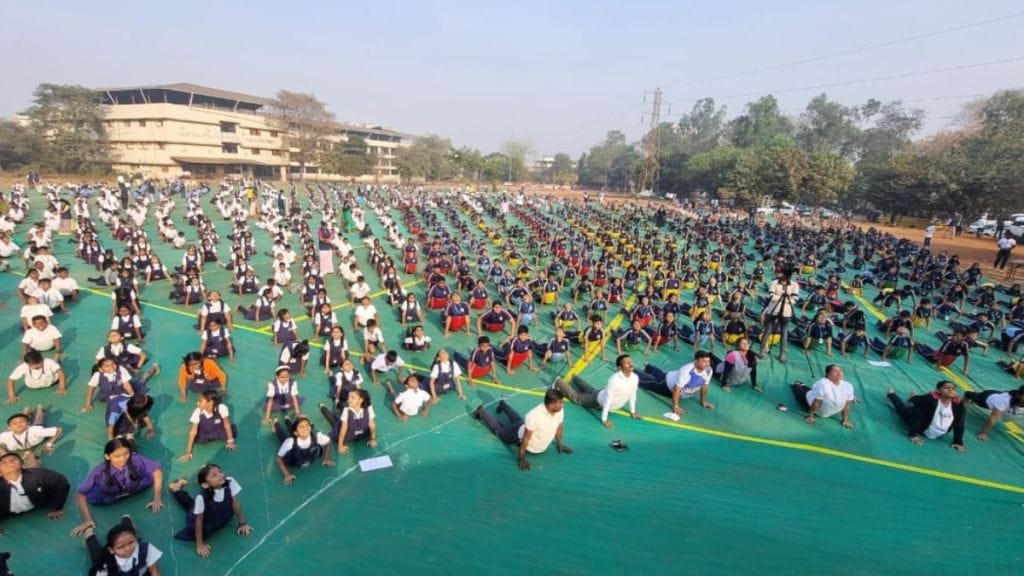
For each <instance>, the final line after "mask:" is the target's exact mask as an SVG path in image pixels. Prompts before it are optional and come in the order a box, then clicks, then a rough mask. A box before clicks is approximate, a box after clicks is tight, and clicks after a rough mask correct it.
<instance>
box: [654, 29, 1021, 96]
mask: <svg viewBox="0 0 1024 576" xmlns="http://www.w3.org/2000/svg"><path fill="white" fill-rule="evenodd" d="M1021 16H1024V12H1014V13H1013V14H1007V15H1005V16H999V17H997V18H990V19H988V20H982V21H980V22H972V23H970V24H962V25H960V26H954V27H952V28H945V29H943V30H935V31H933V32H926V33H924V34H917V35H915V36H907V37H905V38H898V39H896V40H890V41H888V42H882V43H880V44H869V45H867V46H861V47H859V48H853V49H850V50H843V51H842V52H834V53H832V54H825V55H823V56H813V57H810V58H804V59H801V60H795V61H793V62H786V63H784V64H775V65H772V66H765V67H764V68H755V69H753V70H748V71H746V72H737V73H735V74H726V75H723V76H715V77H711V78H705V79H703V80H694V81H690V82H676V83H674V84H663V85H662V88H678V87H682V86H696V85H700V84H707V83H709V82H718V81H720V80H731V79H733V78H742V77H744V76H752V75H754V74H762V73H764V72H772V71H774V70H782V69H785V68H792V67H794V66H803V65H804V64H813V63H815V62H823V61H825V60H832V59H834V58H841V57H843V56H851V55H853V54H861V53H863V52H870V51H872V50H879V49H882V48H888V47H890V46H897V45H899V44H906V43H908V42H916V41H917V40H924V39H925V38H932V37H935V36H941V35H943V34H950V33H953V32H959V31H961V30H969V29H971V28H977V27H979V26H986V25H988V24H995V23H997V22H1004V21H1006V20H1013V19H1016V18H1020V17H1021Z"/></svg>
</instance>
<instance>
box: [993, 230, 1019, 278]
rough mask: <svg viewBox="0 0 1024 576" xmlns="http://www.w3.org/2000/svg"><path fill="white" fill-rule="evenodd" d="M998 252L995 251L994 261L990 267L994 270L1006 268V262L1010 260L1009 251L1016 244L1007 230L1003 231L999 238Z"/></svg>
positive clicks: (1011, 250)
mask: <svg viewBox="0 0 1024 576" xmlns="http://www.w3.org/2000/svg"><path fill="white" fill-rule="evenodd" d="M998 244H999V252H996V261H995V263H994V264H992V267H993V268H995V269H996V270H1002V269H1003V268H1006V264H1007V262H1009V261H1010V253H1011V252H1013V248H1014V246H1016V245H1017V241H1016V240H1014V239H1013V236H1012V235H1011V234H1010V233H1009V232H1003V237H1002V238H1000V239H999V242H998Z"/></svg>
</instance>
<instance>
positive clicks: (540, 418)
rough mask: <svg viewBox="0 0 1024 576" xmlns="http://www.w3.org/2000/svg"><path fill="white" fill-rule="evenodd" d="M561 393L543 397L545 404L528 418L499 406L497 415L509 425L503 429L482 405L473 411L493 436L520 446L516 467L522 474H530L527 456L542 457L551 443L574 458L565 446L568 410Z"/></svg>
mask: <svg viewBox="0 0 1024 576" xmlns="http://www.w3.org/2000/svg"><path fill="white" fill-rule="evenodd" d="M563 406H564V401H563V396H562V393H561V392H559V391H558V390H548V391H547V392H545V393H544V402H543V403H541V404H539V405H537V406H535V407H534V408H533V409H532V410H530V411H529V412H527V413H526V418H523V417H522V416H520V415H519V413H518V412H516V411H515V409H513V408H512V406H510V405H509V404H508V403H507V402H505V401H504V400H501V401H499V402H498V409H497V413H498V414H500V413H502V412H504V413H505V417H506V418H507V419H508V424H505V425H502V424H500V423H499V422H498V419H497V418H496V417H495V416H494V415H492V414H491V413H490V412H488V411H487V410H485V409H484V405H483V404H481V405H480V406H478V407H477V409H476V410H474V411H473V417H474V418H476V419H477V420H480V421H481V422H483V423H484V426H487V429H488V430H490V431H491V433H492V434H494V435H495V436H497V437H498V438H499V439H500V440H501V441H502V442H504V443H505V444H509V445H513V446H515V445H518V446H519V451H518V454H517V458H516V461H517V464H518V466H519V469H520V470H529V469H530V461H529V460H527V459H526V454H527V453H530V454H543V453H544V452H546V451H547V449H548V447H549V446H550V445H551V442H552V441H554V442H555V446H556V447H557V449H558V453H559V454H572V448H570V447H569V446H567V445H565V444H563V443H562V435H563V433H564V431H565V427H564V425H563V421H564V418H565V410H564V409H563Z"/></svg>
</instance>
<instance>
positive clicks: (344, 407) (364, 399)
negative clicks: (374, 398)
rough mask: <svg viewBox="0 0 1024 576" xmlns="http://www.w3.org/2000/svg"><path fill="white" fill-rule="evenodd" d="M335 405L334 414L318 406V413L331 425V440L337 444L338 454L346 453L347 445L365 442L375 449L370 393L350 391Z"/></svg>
mask: <svg viewBox="0 0 1024 576" xmlns="http://www.w3.org/2000/svg"><path fill="white" fill-rule="evenodd" d="M342 398H343V400H339V401H338V402H336V403H335V410H337V412H334V411H332V410H330V409H329V408H328V407H327V406H326V405H324V404H321V405H320V413H321V414H323V415H324V418H326V419H327V421H328V422H330V424H331V439H332V440H334V441H335V442H337V443H338V452H340V453H342V454H346V453H348V450H349V448H348V444H350V443H352V442H360V441H366V443H367V445H368V446H370V448H376V447H377V417H376V415H375V414H374V413H373V406H371V402H370V393H369V392H367V391H366V390H361V389H357V390H352V391H350V392H349V393H348V394H345V395H344V396H342Z"/></svg>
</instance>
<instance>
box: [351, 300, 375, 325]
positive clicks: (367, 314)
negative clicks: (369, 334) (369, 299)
mask: <svg viewBox="0 0 1024 576" xmlns="http://www.w3.org/2000/svg"><path fill="white" fill-rule="evenodd" d="M355 315H356V323H357V324H359V325H360V326H365V325H366V322H367V321H368V320H370V319H372V318H373V317H374V316H376V315H377V308H376V307H375V306H374V305H373V304H370V305H369V306H363V305H362V304H360V305H359V306H356V310H355Z"/></svg>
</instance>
